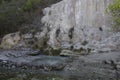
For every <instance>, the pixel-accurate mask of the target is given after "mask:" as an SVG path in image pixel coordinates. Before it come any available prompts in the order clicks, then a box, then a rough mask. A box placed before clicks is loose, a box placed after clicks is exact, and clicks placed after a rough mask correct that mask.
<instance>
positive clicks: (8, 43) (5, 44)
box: [0, 32, 21, 49]
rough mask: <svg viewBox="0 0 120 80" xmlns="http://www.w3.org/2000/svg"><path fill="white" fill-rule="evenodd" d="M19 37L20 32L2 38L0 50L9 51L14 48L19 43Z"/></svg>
mask: <svg viewBox="0 0 120 80" xmlns="http://www.w3.org/2000/svg"><path fill="white" fill-rule="evenodd" d="M20 39H21V36H20V32H15V33H10V34H7V35H5V36H4V37H3V39H2V41H1V45H0V46H1V48H4V49H11V48H14V47H16V45H17V44H18V43H19V42H20Z"/></svg>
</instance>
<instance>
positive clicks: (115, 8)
mask: <svg viewBox="0 0 120 80" xmlns="http://www.w3.org/2000/svg"><path fill="white" fill-rule="evenodd" d="M107 12H110V13H111V15H112V18H113V20H114V22H115V25H114V27H113V29H114V30H116V31H120V0H114V1H113V3H111V4H110V5H109V7H108V9H107Z"/></svg>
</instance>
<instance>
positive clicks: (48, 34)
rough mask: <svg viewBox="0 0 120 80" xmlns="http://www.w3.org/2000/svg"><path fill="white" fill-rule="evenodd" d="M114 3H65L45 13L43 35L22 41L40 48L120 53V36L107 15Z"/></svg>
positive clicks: (75, 0) (97, 0)
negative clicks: (117, 51)
mask: <svg viewBox="0 0 120 80" xmlns="http://www.w3.org/2000/svg"><path fill="white" fill-rule="evenodd" d="M112 1H113V0H62V1H61V2H58V3H56V4H53V5H52V6H50V7H47V8H45V9H44V10H43V13H44V16H43V18H42V19H41V22H42V23H43V24H44V26H43V27H42V31H40V32H37V33H34V34H31V33H30V34H29V33H28V35H31V36H32V37H30V38H28V36H27V37H26V35H27V34H26V35H23V37H22V39H21V40H26V39H27V41H28V43H30V45H28V43H26V41H25V44H24V45H25V46H31V45H32V46H33V44H31V42H32V43H34V44H35V46H37V47H39V48H47V47H52V48H63V49H73V50H80V49H81V48H84V49H88V48H89V49H94V50H103V51H109V50H120V32H113V31H112V28H111V27H112V24H113V21H112V19H111V16H110V15H109V14H107V13H106V8H107V7H108V5H109V4H110V3H111V2H112ZM22 42H24V41H22Z"/></svg>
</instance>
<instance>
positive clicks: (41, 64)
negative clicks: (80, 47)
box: [0, 50, 70, 71]
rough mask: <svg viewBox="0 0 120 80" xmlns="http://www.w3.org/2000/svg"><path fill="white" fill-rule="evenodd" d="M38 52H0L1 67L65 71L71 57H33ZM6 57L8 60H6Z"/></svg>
mask: <svg viewBox="0 0 120 80" xmlns="http://www.w3.org/2000/svg"><path fill="white" fill-rule="evenodd" d="M36 52H37V51H20V50H18V51H17V50H8V51H6V50H3V51H0V56H1V58H0V67H2V68H8V69H17V68H19V69H23V70H29V69H32V70H40V69H42V70H45V71H54V70H63V69H64V67H65V66H66V63H67V62H69V59H70V58H69V57H60V56H47V55H34V56H33V55H31V54H34V53H36ZM4 57H6V59H4Z"/></svg>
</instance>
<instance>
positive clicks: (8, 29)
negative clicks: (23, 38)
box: [0, 0, 60, 36]
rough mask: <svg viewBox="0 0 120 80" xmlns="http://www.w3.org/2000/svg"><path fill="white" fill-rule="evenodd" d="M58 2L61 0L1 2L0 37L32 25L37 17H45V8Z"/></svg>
mask: <svg viewBox="0 0 120 80" xmlns="http://www.w3.org/2000/svg"><path fill="white" fill-rule="evenodd" d="M58 1H60V0H0V36H1V35H5V34H8V33H12V32H16V31H18V30H20V28H23V27H24V26H23V25H30V24H32V23H33V20H34V19H35V17H36V16H40V17H41V16H42V15H43V14H42V9H43V8H44V7H47V6H49V5H51V4H53V3H55V2H58ZM39 22H40V21H39ZM28 28H30V27H29V26H28Z"/></svg>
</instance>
